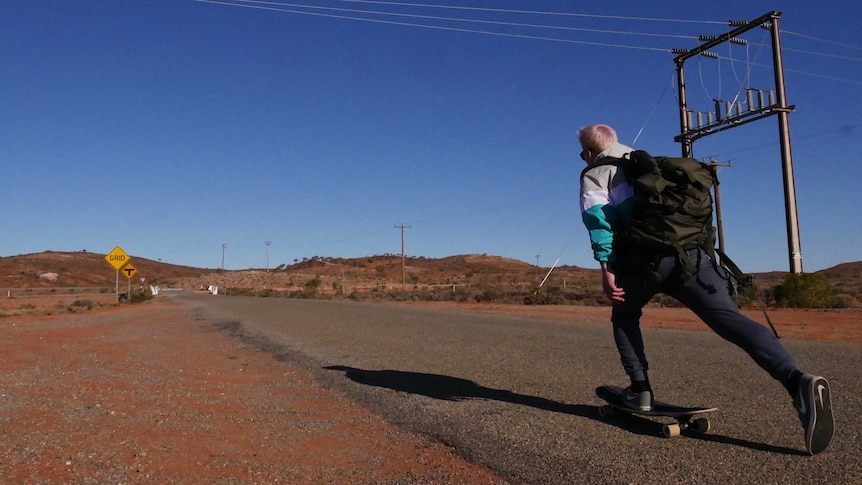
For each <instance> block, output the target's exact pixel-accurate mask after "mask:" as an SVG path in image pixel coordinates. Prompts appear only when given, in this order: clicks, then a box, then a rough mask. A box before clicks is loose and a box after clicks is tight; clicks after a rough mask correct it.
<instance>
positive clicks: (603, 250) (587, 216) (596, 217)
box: [581, 167, 616, 263]
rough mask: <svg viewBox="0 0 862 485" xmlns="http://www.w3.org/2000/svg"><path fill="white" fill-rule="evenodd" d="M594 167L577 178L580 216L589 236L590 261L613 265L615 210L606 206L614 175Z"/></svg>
mask: <svg viewBox="0 0 862 485" xmlns="http://www.w3.org/2000/svg"><path fill="white" fill-rule="evenodd" d="M608 168H609V167H596V168H595V169H593V170H589V171H587V172H586V173H584V175H583V177H582V178H581V216H582V218H583V221H584V225H585V226H586V228H587V231H588V232H589V234H590V243H591V245H592V248H593V257H594V258H595V259H596V261H599V262H609V263H613V262H614V252H613V243H614V230H613V223H614V221H615V220H616V209H615V208H614V206H612V205H611V203H610V183H611V178H612V175H613V173H614V171H612V170H609V169H608Z"/></svg>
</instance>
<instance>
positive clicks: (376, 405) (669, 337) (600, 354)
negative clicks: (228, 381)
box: [173, 293, 862, 484]
mask: <svg viewBox="0 0 862 485" xmlns="http://www.w3.org/2000/svg"><path fill="white" fill-rule="evenodd" d="M173 298H174V300H175V301H176V302H178V303H181V304H183V305H189V306H192V307H195V308H197V312H198V315H199V316H200V318H202V319H205V320H207V321H209V322H212V323H213V324H215V325H218V326H220V327H221V328H223V329H224V330H225V331H228V332H231V333H232V334H234V335H236V336H237V337H239V338H243V339H246V340H247V341H249V342H252V343H254V344H255V345H257V346H258V347H260V348H261V349H263V350H266V351H268V352H271V353H273V354H274V355H275V356H276V357H277V358H278V359H280V360H283V361H286V362H290V363H292V364H296V365H299V366H302V367H305V368H307V369H309V370H311V371H312V372H313V373H314V374H315V375H316V376H317V377H318V379H319V382H320V384H321V386H323V387H326V388H330V389H337V390H339V391H342V392H344V393H345V394H346V395H347V396H348V397H349V398H350V399H352V400H354V401H355V402H357V403H359V404H361V405H363V406H365V407H367V408H369V409H371V410H372V411H374V412H375V413H377V414H379V415H381V416H383V417H384V418H385V419H386V420H388V421H390V422H392V423H395V424H397V425H399V426H402V427H404V428H407V429H409V430H411V431H415V432H420V433H423V434H426V435H430V436H432V437H434V438H436V439H438V440H440V441H441V442H443V443H446V444H448V445H450V446H452V447H454V448H455V449H456V450H457V451H458V453H460V454H461V455H462V456H464V457H466V458H467V459H469V460H470V461H473V462H475V463H478V464H480V465H483V466H486V467H488V468H490V469H492V470H494V471H495V472H497V473H498V474H500V475H501V476H503V477H505V478H506V479H507V480H509V481H510V482H511V483H527V484H572V483H698V484H710V483H716V484H725V483H757V484H772V483H776V484H777V483H781V484H788V483H806V484H809V483H830V484H844V483H859V482H860V479H862V453H860V451H859V450H860V444H862V439H860V433H862V374H860V369H862V347H860V346H858V345H852V344H836V343H821V342H809V341H802V340H792V339H784V340H783V341H782V342H783V343H784V345H785V346H786V347H787V348H788V349H789V350H790V351H791V352H792V353H793V354H794V356H795V357H796V358H797V360H798V361H799V363H800V365H801V366H802V368H803V370H805V371H807V372H813V373H817V374H820V375H823V376H825V377H827V378H828V379H829V381H830V383H831V385H832V392H833V407H834V410H835V416H836V427H837V429H836V432H835V437H834V439H833V442H832V446H831V447H830V448H829V449H828V450H827V451H826V452H825V453H823V454H821V455H818V456H814V457H810V456H807V454H806V453H805V448H804V444H803V441H802V428H801V426H800V424H799V420H798V418H797V417H796V414H795V411H794V410H793V407H792V405H791V401H790V398H789V396H788V395H787V393H786V392H785V391H784V389H783V387H781V385H780V384H778V383H777V382H775V381H773V380H772V379H771V378H769V376H768V375H766V373H765V372H763V371H761V370H760V368H758V367H757V366H756V365H755V364H754V363H753V362H752V361H751V360H750V359H749V358H748V357H747V356H746V355H745V354H744V353H743V352H742V351H740V350H738V349H737V348H736V347H734V346H732V345H731V344H729V343H727V342H725V341H723V340H721V339H720V338H719V337H717V336H716V335H714V334H713V333H711V332H708V331H683V330H669V329H646V330H645V338H646V344H647V351H648V356H649V358H650V363H651V367H652V370H651V380H652V382H653V387H654V389H655V392H656V397H657V398H658V399H661V400H664V401H669V402H673V403H675V404H680V405H692V406H717V407H719V408H720V410H719V411H718V412H716V413H713V414H711V415H710V418H711V421H712V427H713V429H712V430H711V431H710V433H709V434H707V435H702V436H683V437H679V438H673V439H665V438H662V437H661V436H660V429H661V425H660V424H658V423H656V422H655V421H650V420H647V419H643V418H638V417H624V418H614V419H610V420H606V419H602V418H600V417H599V413H598V408H599V406H600V405H601V404H602V403H601V401H600V400H599V399H598V398H596V397H595V393H594V390H595V388H596V387H597V386H599V385H601V384H618V385H625V384H626V378H625V375H624V373H623V372H622V369H621V366H620V364H619V358H618V356H617V353H616V350H615V348H614V345H613V340H612V335H611V333H610V328H609V326H606V325H599V324H594V323H593V324H583V323H578V322H558V321H550V320H543V319H530V318H520V317H507V316H499V315H486V314H476V313H468V312H451V311H440V310H430V309H418V308H417V309H414V308H408V307H402V306H392V305H375V304H370V303H350V302H326V301H313V300H290V299H274V298H246V297H227V296H210V295H200V294H191V293H182V294H177V295H175V296H174V297H173ZM860 323H862V322H860Z"/></svg>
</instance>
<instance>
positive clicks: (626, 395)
mask: <svg viewBox="0 0 862 485" xmlns="http://www.w3.org/2000/svg"><path fill="white" fill-rule="evenodd" d="M623 402H624V403H626V405H627V406H631V407H632V408H633V409H639V410H641V411H652V391H640V392H638V391H635V390H633V389H632V388H631V386H629V387H627V388H626V389H625V391H624V392H623Z"/></svg>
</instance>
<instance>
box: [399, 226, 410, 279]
mask: <svg viewBox="0 0 862 485" xmlns="http://www.w3.org/2000/svg"><path fill="white" fill-rule="evenodd" d="M410 227H411V226H405V225H404V224H401V225H400V226H395V229H401V292H402V293H404V282H405V280H406V270H405V268H406V263H405V258H404V229H410Z"/></svg>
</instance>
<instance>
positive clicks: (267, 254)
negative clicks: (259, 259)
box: [264, 241, 272, 273]
mask: <svg viewBox="0 0 862 485" xmlns="http://www.w3.org/2000/svg"><path fill="white" fill-rule="evenodd" d="M264 244H266V272H267V273H269V245H270V244H272V241H267V242H265V243H264Z"/></svg>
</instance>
